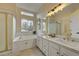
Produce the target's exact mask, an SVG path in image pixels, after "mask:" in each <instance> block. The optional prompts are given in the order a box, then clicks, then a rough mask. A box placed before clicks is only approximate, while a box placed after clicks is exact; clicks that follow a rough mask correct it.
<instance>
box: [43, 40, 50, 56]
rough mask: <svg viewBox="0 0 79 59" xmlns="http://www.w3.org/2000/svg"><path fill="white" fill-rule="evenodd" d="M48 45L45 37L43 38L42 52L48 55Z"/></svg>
mask: <svg viewBox="0 0 79 59" xmlns="http://www.w3.org/2000/svg"><path fill="white" fill-rule="evenodd" d="M48 45H49V42H48V41H47V40H46V39H43V50H42V51H43V53H44V54H45V55H48Z"/></svg>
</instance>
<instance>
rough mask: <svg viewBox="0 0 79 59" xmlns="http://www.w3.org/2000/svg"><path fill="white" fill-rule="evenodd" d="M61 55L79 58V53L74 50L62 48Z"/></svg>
mask: <svg viewBox="0 0 79 59" xmlns="http://www.w3.org/2000/svg"><path fill="white" fill-rule="evenodd" d="M60 55H61V56H79V53H77V52H75V51H73V50H72V49H68V48H65V47H61V49H60Z"/></svg>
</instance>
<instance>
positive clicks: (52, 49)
mask: <svg viewBox="0 0 79 59" xmlns="http://www.w3.org/2000/svg"><path fill="white" fill-rule="evenodd" d="M58 55H60V53H59V45H57V44H55V43H52V42H50V43H49V56H58Z"/></svg>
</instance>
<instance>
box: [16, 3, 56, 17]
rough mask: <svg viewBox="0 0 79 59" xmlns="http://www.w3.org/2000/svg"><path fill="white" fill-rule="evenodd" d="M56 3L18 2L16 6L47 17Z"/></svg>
mask: <svg viewBox="0 0 79 59" xmlns="http://www.w3.org/2000/svg"><path fill="white" fill-rule="evenodd" d="M55 5H56V3H17V4H16V6H17V7H19V8H22V9H25V10H27V11H30V12H33V13H36V14H37V15H38V16H39V17H42V18H43V17H45V16H46V14H47V12H48V11H50V10H51V8H53V7H54V6H55Z"/></svg>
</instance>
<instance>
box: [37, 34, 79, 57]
mask: <svg viewBox="0 0 79 59" xmlns="http://www.w3.org/2000/svg"><path fill="white" fill-rule="evenodd" d="M37 47H38V48H39V49H40V50H41V51H42V52H43V53H44V54H45V55H46V56H79V42H72V41H67V40H64V39H63V38H60V37H53V38H52V37H49V36H46V35H45V36H41V35H40V36H38V38H37Z"/></svg>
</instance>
